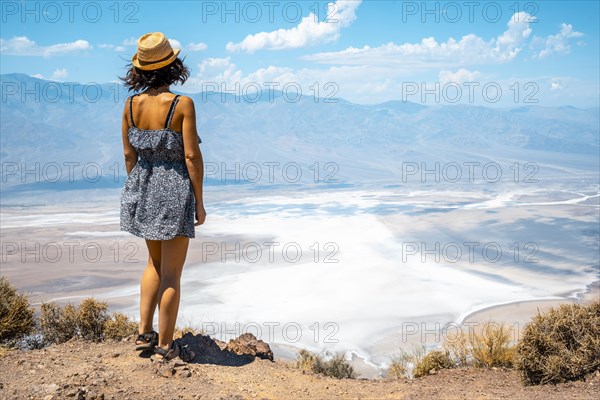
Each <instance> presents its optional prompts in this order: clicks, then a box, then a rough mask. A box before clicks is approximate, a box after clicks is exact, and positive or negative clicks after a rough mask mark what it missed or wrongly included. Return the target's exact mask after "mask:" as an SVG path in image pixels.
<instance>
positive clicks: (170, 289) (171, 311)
mask: <svg viewBox="0 0 600 400" xmlns="http://www.w3.org/2000/svg"><path fill="white" fill-rule="evenodd" d="M189 242H190V239H189V238H187V237H180V236H178V237H175V238H174V239H171V240H164V241H163V242H162V252H161V256H162V258H161V263H160V265H161V277H160V288H159V291H158V312H159V314H158V329H159V332H158V336H159V342H158V345H159V347H162V348H164V349H168V348H169V347H170V346H171V343H172V342H173V333H174V332H175V323H176V322H177V312H178V311H179V297H180V281H181V272H182V271H183V264H184V263H185V258H186V256H187V250H188V244H189Z"/></svg>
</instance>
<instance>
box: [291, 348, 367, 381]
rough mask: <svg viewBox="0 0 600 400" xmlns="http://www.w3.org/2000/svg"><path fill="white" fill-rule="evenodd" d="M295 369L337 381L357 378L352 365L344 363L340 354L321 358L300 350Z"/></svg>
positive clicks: (344, 360)
mask: <svg viewBox="0 0 600 400" xmlns="http://www.w3.org/2000/svg"><path fill="white" fill-rule="evenodd" d="M296 367H297V368H299V369H301V370H304V371H311V372H314V373H316V374H323V375H326V376H331V377H333V378H338V379H344V378H347V379H354V378H356V376H357V375H356V373H355V372H354V368H352V365H350V363H349V362H348V361H346V359H345V358H344V355H343V354H341V353H337V354H334V355H329V354H326V355H325V356H322V355H318V354H314V353H312V352H310V351H308V350H305V349H302V350H300V352H299V353H298V358H297V359H296Z"/></svg>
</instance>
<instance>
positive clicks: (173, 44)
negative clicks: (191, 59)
mask: <svg viewBox="0 0 600 400" xmlns="http://www.w3.org/2000/svg"><path fill="white" fill-rule="evenodd" d="M168 40H169V43H171V47H173V48H174V49H181V42H180V41H179V40H177V39H168Z"/></svg>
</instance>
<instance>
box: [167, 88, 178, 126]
mask: <svg viewBox="0 0 600 400" xmlns="http://www.w3.org/2000/svg"><path fill="white" fill-rule="evenodd" d="M178 101H179V95H176V96H175V98H174V99H173V102H172V103H171V108H169V114H167V120H166V121H165V129H168V128H169V125H171V119H172V118H173V114H174V113H175V107H176V106H177V102H178Z"/></svg>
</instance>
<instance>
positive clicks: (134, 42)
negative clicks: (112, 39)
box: [121, 36, 138, 46]
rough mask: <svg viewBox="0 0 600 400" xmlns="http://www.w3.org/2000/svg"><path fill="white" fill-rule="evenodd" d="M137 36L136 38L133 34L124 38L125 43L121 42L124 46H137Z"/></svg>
mask: <svg viewBox="0 0 600 400" xmlns="http://www.w3.org/2000/svg"><path fill="white" fill-rule="evenodd" d="M137 41H138V40H137V38H134V37H133V36H131V37H130V38H129V39H125V40H123V43H121V44H122V45H123V46H137Z"/></svg>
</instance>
